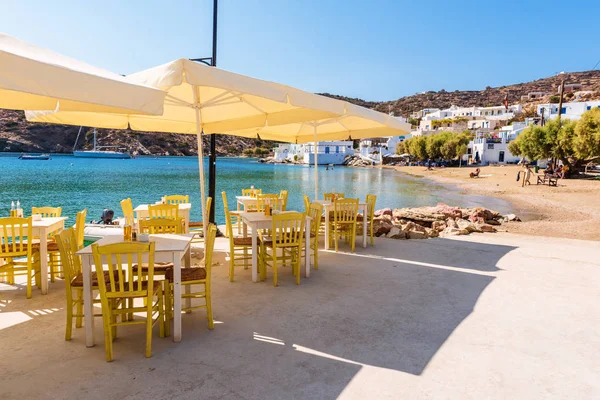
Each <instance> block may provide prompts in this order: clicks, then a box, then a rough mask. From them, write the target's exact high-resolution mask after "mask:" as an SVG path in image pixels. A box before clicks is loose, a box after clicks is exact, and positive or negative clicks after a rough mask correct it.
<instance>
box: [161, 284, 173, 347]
mask: <svg viewBox="0 0 600 400" xmlns="http://www.w3.org/2000/svg"><path fill="white" fill-rule="evenodd" d="M171 296H172V290H171V282H169V281H165V313H164V317H163V318H164V320H165V336H167V337H168V336H171V312H172V311H171V307H172V305H171Z"/></svg>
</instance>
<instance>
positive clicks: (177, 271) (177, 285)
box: [173, 252, 183, 342]
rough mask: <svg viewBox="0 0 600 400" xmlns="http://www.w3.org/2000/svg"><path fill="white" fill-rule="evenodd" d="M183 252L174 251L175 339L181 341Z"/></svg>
mask: <svg viewBox="0 0 600 400" xmlns="http://www.w3.org/2000/svg"><path fill="white" fill-rule="evenodd" d="M182 258H183V257H182V254H181V253H178V252H174V253H173V341H174V342H181V259H182Z"/></svg>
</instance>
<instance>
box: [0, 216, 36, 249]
mask: <svg viewBox="0 0 600 400" xmlns="http://www.w3.org/2000/svg"><path fill="white" fill-rule="evenodd" d="M0 230H1V231H2V243H1V245H0V258H13V257H22V256H30V255H31V253H32V239H33V235H32V230H33V227H32V218H31V217H27V218H15V217H7V218H0Z"/></svg>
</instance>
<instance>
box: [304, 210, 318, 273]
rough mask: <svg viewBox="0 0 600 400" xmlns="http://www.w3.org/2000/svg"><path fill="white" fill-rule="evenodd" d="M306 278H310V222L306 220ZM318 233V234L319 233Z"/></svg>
mask: <svg viewBox="0 0 600 400" xmlns="http://www.w3.org/2000/svg"><path fill="white" fill-rule="evenodd" d="M304 233H305V234H304V240H305V243H304V246H305V248H304V249H305V250H306V251H305V252H304V268H305V270H304V277H305V278H308V277H309V276H310V220H309V219H306V225H305V226H304ZM317 233H318V232H317ZM315 251H317V249H315Z"/></svg>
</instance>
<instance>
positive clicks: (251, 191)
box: [242, 189, 262, 197]
mask: <svg viewBox="0 0 600 400" xmlns="http://www.w3.org/2000/svg"><path fill="white" fill-rule="evenodd" d="M259 194H262V189H242V196H250V197H256V196H258V195H259Z"/></svg>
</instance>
